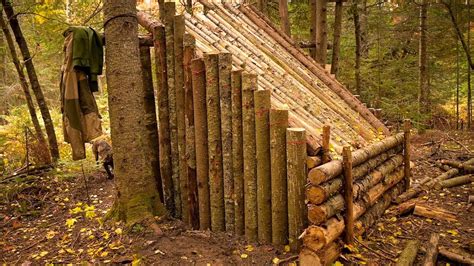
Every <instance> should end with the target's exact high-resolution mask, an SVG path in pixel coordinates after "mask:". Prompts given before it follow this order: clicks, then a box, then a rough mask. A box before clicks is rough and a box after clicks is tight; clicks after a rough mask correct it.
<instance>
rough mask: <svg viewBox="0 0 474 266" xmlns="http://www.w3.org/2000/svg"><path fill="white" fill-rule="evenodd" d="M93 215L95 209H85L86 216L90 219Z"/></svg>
mask: <svg viewBox="0 0 474 266" xmlns="http://www.w3.org/2000/svg"><path fill="white" fill-rule="evenodd" d="M94 217H95V211H93V210H92V211H86V218H88V219H92V218H94Z"/></svg>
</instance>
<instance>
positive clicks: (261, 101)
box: [254, 90, 272, 243]
mask: <svg viewBox="0 0 474 266" xmlns="http://www.w3.org/2000/svg"><path fill="white" fill-rule="evenodd" d="M270 96H271V92H270V91H269V90H257V91H255V92H254V99H255V138H256V144H257V146H256V147H257V210H258V217H257V219H258V240H259V242H260V243H270V242H271V241H272V210H271V208H270V206H271V197H272V192H271V169H270V113H269V112H270V108H271V102H270V101H271V100H270Z"/></svg>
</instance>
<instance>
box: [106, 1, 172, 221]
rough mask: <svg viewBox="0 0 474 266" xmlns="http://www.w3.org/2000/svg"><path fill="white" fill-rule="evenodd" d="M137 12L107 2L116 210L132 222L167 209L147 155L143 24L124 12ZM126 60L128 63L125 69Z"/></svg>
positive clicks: (128, 5)
mask: <svg viewBox="0 0 474 266" xmlns="http://www.w3.org/2000/svg"><path fill="white" fill-rule="evenodd" d="M135 12H136V1H135V0H113V1H112V0H107V1H105V3H104V21H109V22H108V23H107V24H106V25H105V38H106V39H107V43H106V49H107V57H106V64H107V85H108V86H107V87H108V90H109V94H108V96H109V110H110V124H111V135H112V142H113V145H114V165H115V168H114V174H115V182H116V185H117V189H118V194H117V195H118V197H117V199H116V202H115V204H114V207H113V209H112V211H111V214H112V215H115V217H116V218H118V219H120V220H123V221H125V222H126V223H127V224H128V225H132V224H135V223H137V222H141V221H143V220H145V219H153V217H154V216H156V215H158V216H159V215H163V214H164V213H165V209H164V207H163V205H162V204H161V202H160V200H159V194H158V190H157V188H156V181H155V179H154V176H153V169H152V165H151V164H150V163H149V158H148V156H147V154H149V153H150V151H149V149H152V146H151V143H150V139H149V138H148V137H147V133H148V132H147V129H146V121H144V120H145V117H146V112H145V106H146V105H145V93H144V89H143V86H144V84H143V76H142V73H141V67H140V57H139V47H138V24H137V20H136V19H135V18H132V17H129V16H123V14H130V13H135ZM111 18H114V19H111ZM124 64H127V65H128V66H129V67H127V68H124ZM131 158H133V159H131ZM130 184H133V186H130Z"/></svg>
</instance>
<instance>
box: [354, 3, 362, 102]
mask: <svg viewBox="0 0 474 266" xmlns="http://www.w3.org/2000/svg"><path fill="white" fill-rule="evenodd" d="M357 2H358V0H354V2H353V4H352V12H353V17H354V36H355V67H354V78H355V92H356V93H357V94H359V95H360V96H361V97H362V90H361V79H360V62H361V51H362V45H361V38H362V36H361V35H362V33H361V25H360V16H359V7H358V5H357Z"/></svg>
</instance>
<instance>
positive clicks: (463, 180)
mask: <svg viewBox="0 0 474 266" xmlns="http://www.w3.org/2000/svg"><path fill="white" fill-rule="evenodd" d="M471 182H474V175H472V174H471V175H462V176H458V177H455V178H451V179H448V180H444V181H442V182H439V183H438V184H436V185H435V188H436V189H442V188H450V187H456V186H462V185H465V184H469V183H471Z"/></svg>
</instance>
